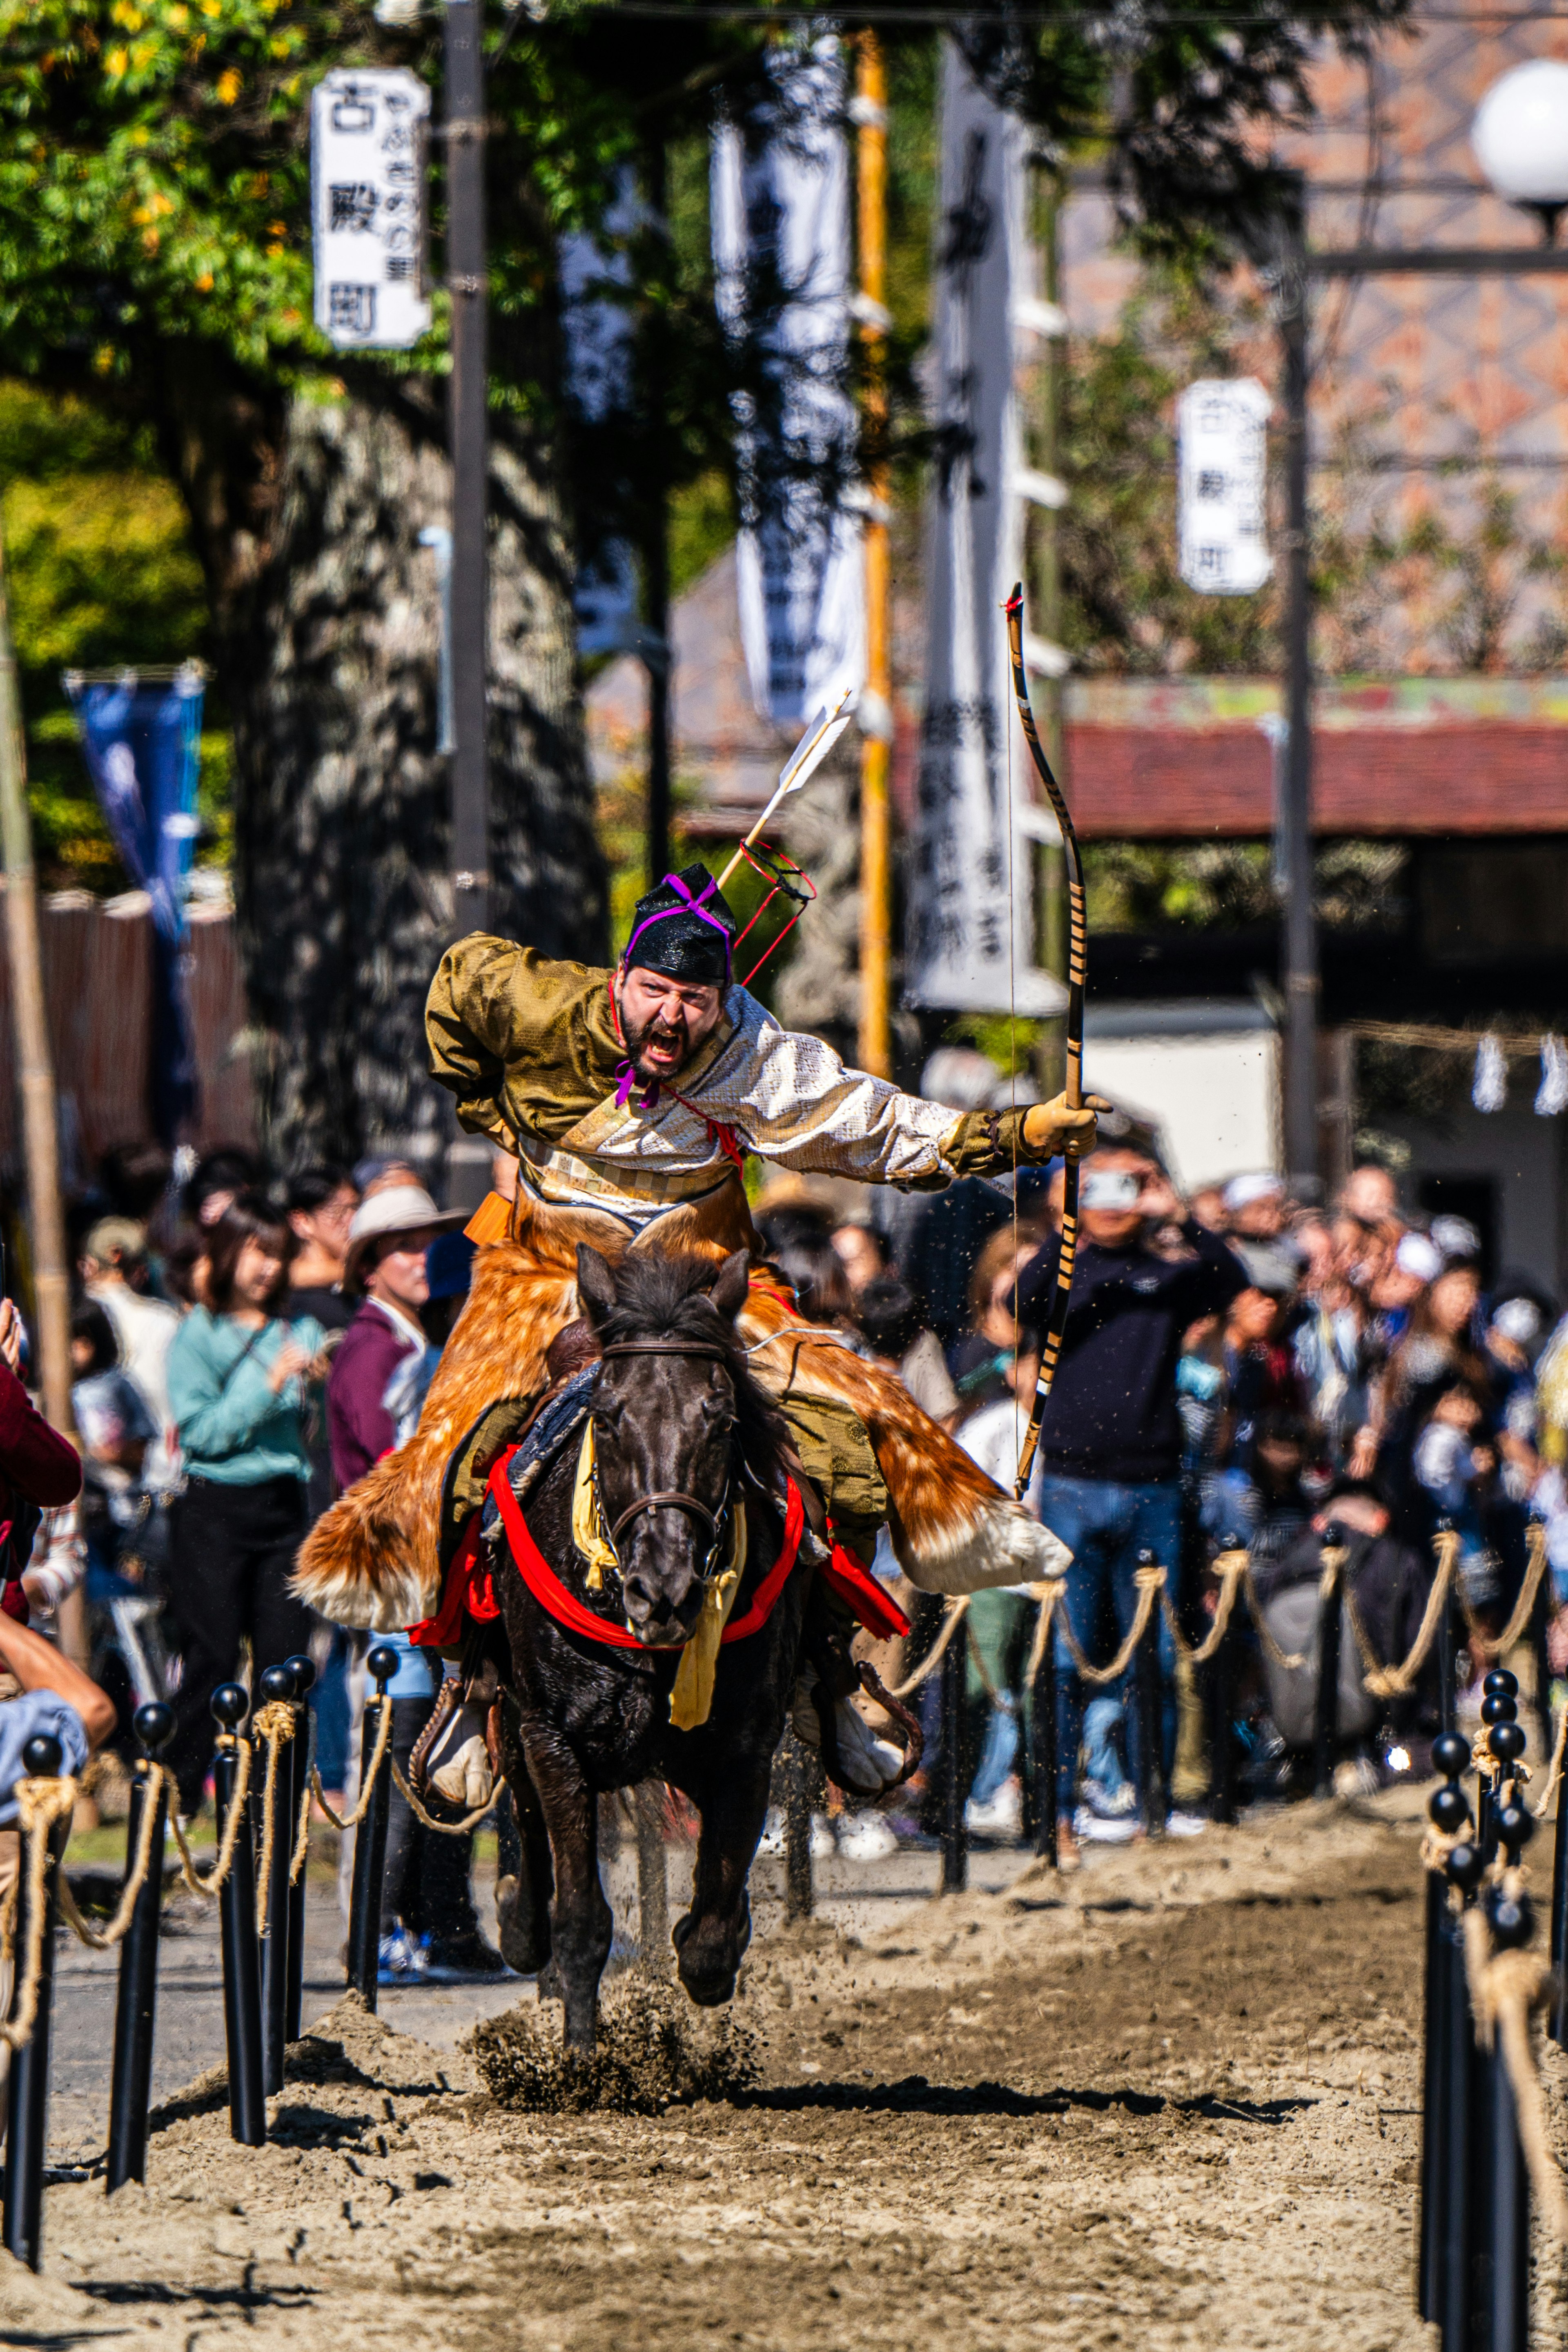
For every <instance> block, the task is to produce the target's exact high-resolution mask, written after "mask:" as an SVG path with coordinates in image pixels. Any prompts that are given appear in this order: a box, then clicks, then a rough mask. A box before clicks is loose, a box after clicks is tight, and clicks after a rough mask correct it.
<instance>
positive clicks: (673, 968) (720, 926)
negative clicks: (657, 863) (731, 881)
mask: <svg viewBox="0 0 1568 2352" xmlns="http://www.w3.org/2000/svg"><path fill="white" fill-rule="evenodd" d="M734 936H735V918H734V916H733V915H732V914H731V911H730V908H729V907H728V906H727V905H726V903H725V901H724V899H723V898H721V896H720V892H719V885H718V884H717V882H715V881H714V879H713V877H712V876H711V874H710V873H709V871H708V868H707V867H706V866H700V865H698V866H682V867H681V869H680V871H679V874H667V875H666V876H665V877H664V880H663V881H662V882H661V883H660V884H659V886H658V889H657V890H650V891H648V893H647V896H646V898H639V899H638V900H637V907H636V909H635V911H634V913H633V916H632V935H631V938H630V939H629V940H627V941H626V953H625V954H624V955H623V956H622V958H621V961H622V963H623V965H625V966H626V967H627V968H628V969H629V968H630V967H631V965H632V964H633V963H634V962H636V963H637V964H640V965H641V966H642V968H643V969H644V971H661V972H663V973H664V975H665V977H666V979H667V980H692V981H701V982H715V981H716V982H718V983H719V985H720V986H721V987H722V986H723V985H724V983H725V982H726V981H728V979H729V977H730V947H731V941H732V940H733V939H734ZM639 941H640V942H641V944H640V945H639ZM634 951H635V952H634Z"/></svg>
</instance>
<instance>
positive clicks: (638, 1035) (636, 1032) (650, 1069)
mask: <svg viewBox="0 0 1568 2352" xmlns="http://www.w3.org/2000/svg"><path fill="white" fill-rule="evenodd" d="M649 1045H662V1046H666V1047H668V1050H669V1052H671V1053H672V1054H673V1055H675V1061H674V1063H673V1065H671V1064H669V1063H662V1064H660V1063H650V1062H647V1060H645V1058H644V1056H645V1055H646V1053H647V1048H648V1046H649ZM687 1052H688V1040H687V1035H686V1029H685V1025H684V1024H682V1023H671V1022H668V1021H665V1020H662V1019H661V1018H660V1016H659V1015H658V1013H650V1014H649V1016H648V1018H647V1020H646V1021H644V1022H643V1023H641V1024H640V1025H639V1026H637V1027H635V1028H634V1027H633V1026H632V1025H631V1024H629V1023H628V1024H627V1025H626V1055H627V1058H628V1060H629V1061H630V1063H631V1066H632V1067H633V1069H634V1070H635V1071H636V1072H637V1076H638V1077H639V1078H640V1079H641V1080H642V1082H643V1084H644V1085H645V1086H651V1085H653V1084H654V1082H655V1081H656V1080H658V1079H659V1078H673V1077H677V1076H679V1072H680V1066H681V1064H682V1063H683V1062H684V1061H685V1060H686V1057H687Z"/></svg>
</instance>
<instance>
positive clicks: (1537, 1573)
mask: <svg viewBox="0 0 1568 2352" xmlns="http://www.w3.org/2000/svg"><path fill="white" fill-rule="evenodd" d="M1438 1540H1439V1541H1442V1540H1443V1538H1439V1539H1438ZM1447 1540H1448V1541H1450V1542H1451V1543H1452V1545H1453V1547H1454V1549H1455V1551H1456V1552H1458V1548H1459V1538H1458V1536H1457V1535H1456V1536H1451V1537H1450V1538H1447ZM1528 1540H1529V1544H1530V1565H1529V1567H1528V1568H1527V1569H1526V1570H1525V1572H1524V1582H1523V1583H1522V1584H1521V1586H1520V1589H1519V1599H1518V1600H1517V1601H1515V1602H1514V1604H1513V1614H1512V1616H1511V1617H1510V1619H1509V1621H1508V1623H1507V1624H1506V1625H1505V1626H1504V1627H1503V1629H1502V1632H1501V1633H1500V1634H1499V1635H1498V1636H1497V1639H1496V1640H1495V1641H1494V1640H1493V1639H1492V1637H1491V1635H1490V1634H1489V1633H1482V1632H1481V1629H1480V1627H1479V1625H1478V1624H1477V1622H1476V1620H1475V1616H1474V1613H1473V1612H1472V1611H1471V1608H1470V1604H1469V1602H1468V1601H1464V1598H1463V1595H1462V1594H1461V1596H1460V1598H1461V1601H1462V1603H1463V1607H1464V1612H1465V1625H1466V1629H1467V1633H1468V1643H1469V1647H1470V1649H1471V1650H1472V1651H1474V1652H1475V1653H1476V1654H1478V1655H1479V1657H1480V1658H1481V1659H1482V1660H1485V1659H1488V1658H1500V1657H1503V1656H1505V1655H1506V1654H1507V1653H1508V1652H1509V1651H1510V1650H1511V1649H1512V1648H1513V1646H1514V1644H1515V1643H1517V1642H1521V1641H1522V1640H1523V1639H1524V1636H1525V1633H1527V1631H1528V1630H1529V1626H1530V1621H1531V1617H1532V1616H1533V1615H1534V1614H1535V1598H1536V1595H1537V1593H1538V1592H1539V1591H1541V1580H1542V1577H1543V1576H1544V1575H1545V1573H1546V1529H1545V1528H1544V1526H1543V1525H1542V1522H1541V1520H1539V1519H1532V1520H1531V1523H1530V1535H1529V1538H1528ZM1557 1614H1558V1608H1557V1604H1556V1602H1555V1600H1554V1601H1553V1603H1552V1607H1551V1609H1550V1610H1549V1612H1548V1615H1549V1617H1555V1616H1556V1615H1557Z"/></svg>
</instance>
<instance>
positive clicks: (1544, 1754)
mask: <svg viewBox="0 0 1568 2352" xmlns="http://www.w3.org/2000/svg"><path fill="white" fill-rule="evenodd" d="M1551 1585H1552V1571H1551V1570H1550V1569H1547V1570H1545V1571H1544V1572H1543V1573H1542V1579H1541V1584H1540V1587H1539V1589H1538V1591H1537V1592H1536V1595H1535V1606H1534V1608H1533V1609H1532V1610H1531V1612H1530V1654H1531V1658H1532V1659H1533V1661H1534V1665H1535V1717H1536V1721H1537V1722H1538V1723H1539V1725H1540V1727H1541V1769H1542V1771H1543V1772H1544V1771H1545V1770H1546V1769H1547V1767H1548V1766H1549V1765H1550V1763H1551V1761H1552V1666H1551V1663H1550V1661H1549V1660H1548V1658H1547V1655H1546V1620H1547V1603H1548V1601H1550V1599H1551Z"/></svg>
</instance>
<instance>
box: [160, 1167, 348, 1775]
mask: <svg viewBox="0 0 1568 2352" xmlns="http://www.w3.org/2000/svg"><path fill="white" fill-rule="evenodd" d="M293 1252H294V1235H293V1234H292V1232H291V1230H290V1229H289V1225H288V1223H287V1222H286V1221H285V1220H284V1218H282V1217H281V1216H279V1214H278V1213H277V1212H276V1211H275V1210H274V1209H273V1208H272V1206H271V1205H270V1203H269V1202H268V1200H267V1199H266V1197H265V1196H264V1195H263V1194H261V1193H258V1192H240V1193H238V1194H237V1195H236V1197H235V1199H234V1200H233V1201H232V1202H230V1203H229V1205H228V1207H227V1208H226V1210H225V1211H224V1213H223V1214H222V1216H221V1217H219V1218H218V1219H217V1221H216V1223H215V1224H214V1225H213V1226H212V1227H211V1228H210V1231H209V1233H208V1238H207V1253H208V1273H207V1281H206V1292H207V1303H206V1304H205V1305H203V1306H200V1307H193V1308H192V1309H191V1311H190V1313H189V1314H188V1315H187V1316H186V1317H185V1319H184V1322H183V1323H182V1324H181V1325H180V1328H179V1329H178V1331H177V1332H176V1333H175V1335H174V1345H173V1347H172V1348H171V1349H170V1350H169V1399H170V1403H171V1405H172V1407H173V1410H174V1423H175V1427H176V1430H177V1431H178V1433H179V1439H180V1444H181V1446H182V1448H183V1450H184V1460H185V1486H184V1492H183V1493H181V1494H180V1495H179V1496H176V1498H175V1501H174V1508H173V1511H172V1514H171V1529H170V1551H169V1586H170V1601H171V1608H172V1614H173V1617H174V1627H175V1632H176V1635H177V1638H178V1640H179V1643H180V1647H181V1651H182V1654H183V1656H184V1673H183V1675H182V1677H181V1682H180V1688H179V1693H178V1696H177V1697H176V1699H175V1702H174V1740H173V1742H172V1744H171V1748H170V1758H169V1760H170V1765H171V1768H172V1769H173V1770H174V1775H175V1777H176V1779H177V1780H178V1781H179V1785H180V1802H181V1807H182V1810H183V1811H185V1812H186V1813H191V1812H194V1811H195V1809H196V1807H197V1805H198V1804H199V1803H200V1801H201V1795H202V1789H203V1785H204V1783H205V1779H206V1771H207V1765H208V1761H209V1759H210V1757H211V1753H212V1718H211V1714H210V1710H209V1702H210V1700H211V1698H212V1695H213V1692H214V1691H215V1690H216V1687H217V1685H218V1684H219V1683H221V1682H227V1681H229V1680H230V1679H231V1678H232V1676H233V1675H234V1672H235V1669H236V1667H237V1664H238V1663H239V1648H240V1643H241V1641H242V1640H243V1639H245V1638H246V1637H247V1636H248V1638H249V1642H250V1649H251V1655H252V1657H253V1659H254V1660H255V1662H256V1664H257V1667H258V1670H259V1669H261V1668H264V1667H267V1666H271V1665H277V1664H280V1663H281V1662H282V1660H283V1659H285V1658H288V1657H291V1656H293V1655H294V1654H295V1653H296V1652H298V1651H301V1650H303V1649H304V1648H305V1647H306V1646H307V1644H308V1643H309V1641H310V1626H311V1618H310V1611H309V1610H308V1609H307V1608H306V1606H305V1604H304V1602H303V1601H299V1600H297V1599H296V1598H295V1596H294V1594H293V1593H292V1592H291V1591H289V1575H290V1573H291V1572H292V1570H293V1566H294V1558H295V1554H296V1553H297V1552H298V1550H299V1549H300V1543H301V1542H302V1540H303V1539H304V1536H305V1533H306V1529H307V1527H308V1525H309V1520H308V1517H307V1511H306V1502H305V1488H306V1482H307V1480H308V1479H309V1476H310V1454H309V1453H308V1451H307V1448H306V1444H305V1405H306V1388H307V1384H308V1382H309V1381H310V1380H311V1379H312V1378H320V1376H321V1366H322V1363H323V1355H322V1349H323V1343H324V1341H325V1339H326V1333H325V1332H324V1331H323V1330H322V1328H321V1325H320V1324H319V1323H318V1322H317V1321H316V1319H315V1318H314V1317H313V1316H309V1315H306V1316H300V1317H299V1318H290V1317H289V1314H288V1312H287V1306H288V1297H289V1259H290V1258H291V1257H292V1255H293Z"/></svg>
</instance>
